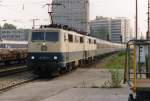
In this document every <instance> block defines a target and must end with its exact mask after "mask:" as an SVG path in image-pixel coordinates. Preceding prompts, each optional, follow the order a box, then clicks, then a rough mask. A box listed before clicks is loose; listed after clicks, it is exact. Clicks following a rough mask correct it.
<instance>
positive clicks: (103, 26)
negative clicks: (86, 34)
mask: <svg viewBox="0 0 150 101" xmlns="http://www.w3.org/2000/svg"><path fill="white" fill-rule="evenodd" d="M90 34H91V35H92V36H95V37H98V38H100V39H103V40H110V39H111V18H108V17H102V16H97V17H96V19H95V20H92V21H91V22H90Z"/></svg>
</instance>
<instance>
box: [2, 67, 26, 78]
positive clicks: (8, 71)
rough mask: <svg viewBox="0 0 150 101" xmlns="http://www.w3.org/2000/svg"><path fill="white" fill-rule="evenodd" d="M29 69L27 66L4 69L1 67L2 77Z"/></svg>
mask: <svg viewBox="0 0 150 101" xmlns="http://www.w3.org/2000/svg"><path fill="white" fill-rule="evenodd" d="M24 71H27V67H26V66H15V67H6V68H3V69H0V77H3V76H7V75H12V74H15V73H19V72H24Z"/></svg>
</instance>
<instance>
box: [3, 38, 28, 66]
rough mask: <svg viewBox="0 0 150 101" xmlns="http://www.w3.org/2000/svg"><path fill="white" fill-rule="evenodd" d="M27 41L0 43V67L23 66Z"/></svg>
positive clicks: (5, 41)
mask: <svg viewBox="0 0 150 101" xmlns="http://www.w3.org/2000/svg"><path fill="white" fill-rule="evenodd" d="M27 46H28V42H27V41H9V40H2V41H0V66H7V65H12V64H21V63H23V64H25V63H26V59H27Z"/></svg>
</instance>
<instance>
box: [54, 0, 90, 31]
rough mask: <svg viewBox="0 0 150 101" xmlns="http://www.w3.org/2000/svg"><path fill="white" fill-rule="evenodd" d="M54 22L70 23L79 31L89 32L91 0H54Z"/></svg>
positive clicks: (69, 24)
mask: <svg viewBox="0 0 150 101" xmlns="http://www.w3.org/2000/svg"><path fill="white" fill-rule="evenodd" d="M52 3H53V4H58V3H59V4H61V5H53V6H52V19H53V23H54V24H62V25H68V26H69V27H72V28H74V29H76V30H78V31H83V32H89V0H53V2H52Z"/></svg>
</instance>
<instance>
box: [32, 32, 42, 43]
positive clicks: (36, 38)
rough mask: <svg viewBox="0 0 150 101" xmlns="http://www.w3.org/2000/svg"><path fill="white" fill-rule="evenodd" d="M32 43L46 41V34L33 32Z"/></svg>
mask: <svg viewBox="0 0 150 101" xmlns="http://www.w3.org/2000/svg"><path fill="white" fill-rule="evenodd" d="M32 41H44V32H32Z"/></svg>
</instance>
